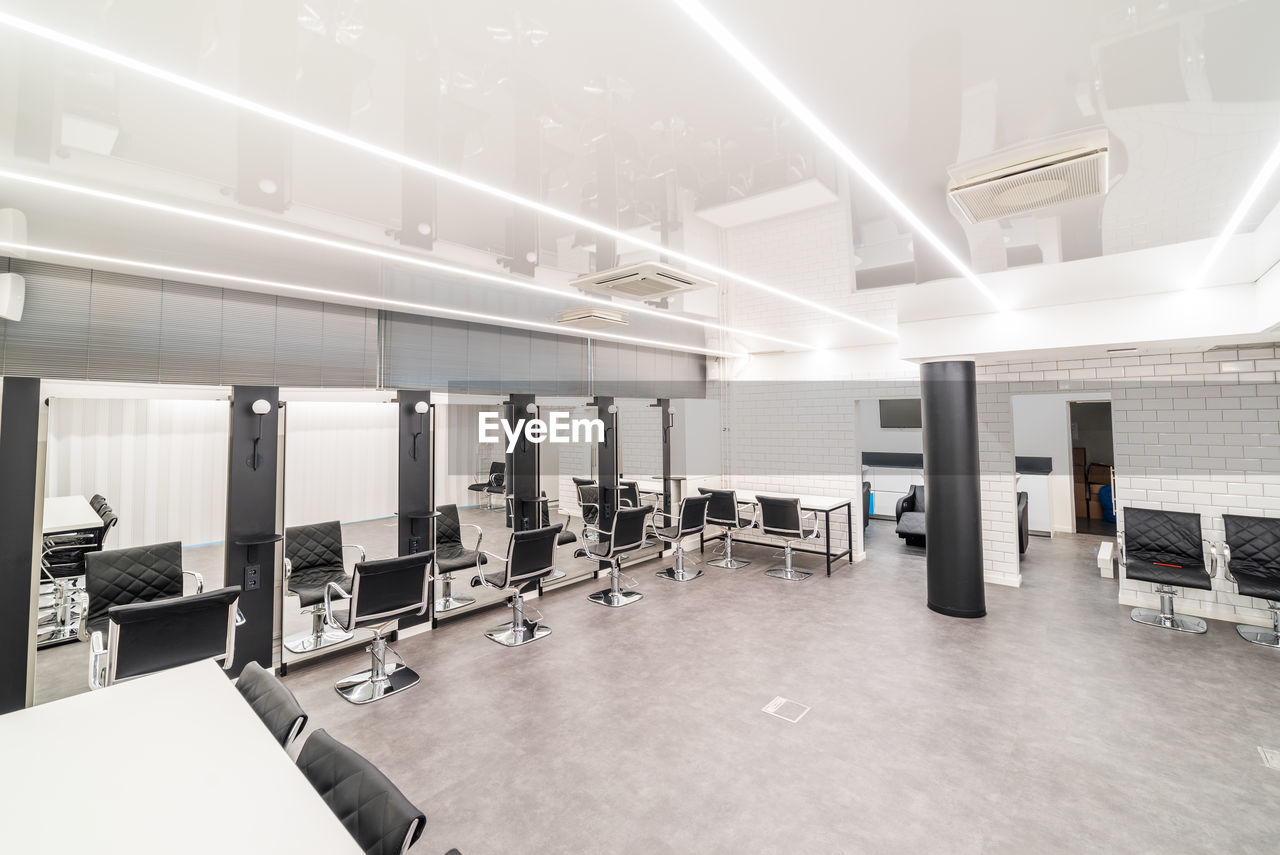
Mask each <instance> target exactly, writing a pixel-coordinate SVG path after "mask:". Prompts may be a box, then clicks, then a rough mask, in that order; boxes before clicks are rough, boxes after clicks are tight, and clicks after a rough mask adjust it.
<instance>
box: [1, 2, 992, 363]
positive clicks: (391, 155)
mask: <svg viewBox="0 0 1280 855" xmlns="http://www.w3.org/2000/svg"><path fill="white" fill-rule="evenodd" d="M0 24H3V25H5V26H9V27H12V28H14V29H16V30H21V31H22V32H24V33H27V34H28V35H32V36H36V37H37V38H41V39H45V40H46V41H51V42H54V43H55V44H59V45H62V46H63V47H67V48H70V49H71V50H75V51H79V52H80V53H83V54H86V55H88V56H93V57H96V58H98V59H101V60H103V61H104V62H109V63H111V64H113V65H118V66H120V67H122V68H127V69H129V70H131V71H135V72H137V73H139V74H143V75H146V76H147V77H151V78H153V79H156V80H161V81H164V82H165V83H169V84H171V85H173V86H177V87H179V88H182V89H185V90H187V91H188V92H194V93H195V94H197V95H202V96H204V97H206V98H210V99H212V100H215V101H219V102H221V103H223V104H228V105H230V106H232V107H235V108H237V109H240V110H244V111H245V112H248V113H253V114H255V115H258V116H262V117H264V118H267V119H270V120H272V121H275V122H279V123H280V124H283V125H288V126H289V127H292V128H295V129H297V130H300V131H304V132H305V133H309V134H312V135H314V136H318V137H321V138H323V139H327V140H329V141H331V142H335V143H337V144H339V145H342V146H346V147H347V148H351V149H355V150H357V151H362V152H364V153H365V154H370V155H373V156H374V157H377V158H380V159H382V160H386V161H390V162H392V163H397V164H399V165H400V166H403V167H406V168H409V169H413V170H415V171H418V172H424V173H426V174H428V175H433V176H435V177H436V178H439V179H441V180H442V181H448V182H450V183H452V184H457V185H458V186H460V187H465V188H467V189H468V190H472V191H474V192H477V193H483V194H484V195H486V196H492V197H494V198H496V199H501V200H502V201H504V202H507V203H509V204H512V205H517V206H519V207H521V208H525V209H528V210H531V211H536V212H537V213H539V214H542V215H544V216H547V217H552V218H554V219H557V220H560V221H562V222H566V223H572V224H573V225H576V226H579V227H581V228H586V229H591V230H592V231H595V232H597V233H599V234H603V235H607V236H609V237H611V238H613V239H614V240H617V241H621V242H623V243H626V244H628V245H630V246H634V247H638V248H641V249H645V250H648V251H650V252H655V253H658V254H660V255H665V256H666V257H667V258H668V259H675V260H676V261H681V262H684V263H685V264H691V265H693V266H695V267H698V268H700V269H702V270H706V271H709V272H711V273H714V274H716V275H717V276H721V277H723V278H725V279H731V280H733V281H734V282H737V283H739V284H742V285H746V286H747V287H749V288H754V289H756V290H759V291H763V292H765V293H768V294H772V295H773V296H775V297H778V298H780V299H783V300H787V301H789V302H792V303H796V304H797V305H801V306H805V307H806V308H809V309H812V310H814V311H816V312H820V313H822V314H824V315H829V316H831V317H835V318H839V319H840V320H843V321H847V322H849V323H852V324H857V325H858V326H861V327H864V328H866V329H870V330H874V331H876V332H878V333H881V334H882V335H886V336H889V337H890V338H897V337H898V334H897V333H896V332H894V331H892V330H889V329H886V328H884V327H881V326H879V325H877V324H873V323H871V322H870V321H866V320H863V319H862V318H859V317H856V316H854V315H850V314H848V313H847V312H842V311H840V310H839V309H834V308H832V307H831V306H829V305H827V304H825V303H821V302H818V301H816V300H810V299H808V298H807V297H802V296H800V295H799V294H793V293H791V292H790V291H786V290H784V289H782V288H778V287H776V286H773V285H769V284H768V283H765V282H761V281H759V280H758V279H752V278H751V277H748V276H744V275H742V274H741V273H736V272H734V271H732V270H729V269H728V268H725V267H722V266H720V265H718V264H714V263H712V262H709V261H703V260H702V259H699V258H696V257H694V256H692V255H687V254H686V253H683V252H680V251H679V250H676V249H672V248H671V247H668V246H663V245H662V244H660V243H654V242H653V241H648V240H644V239H643V238H640V237H637V236H636V235H634V234H630V233H628V232H625V231H623V230H621V229H617V228H613V227H610V226H606V225H604V224H603V223H599V222H596V221H595V220H591V219H588V218H586V217H583V216H581V215H578V214H574V213H571V212H569V211H563V210H561V209H559V208H556V207H553V206H551V205H548V204H546V203H544V202H540V201H537V200H535V199H527V198H525V197H523V196H520V195H519V194H516V193H513V192H511V191H509V190H503V189H502V188H500V187H495V186H493V185H491V184H486V183H484V182H483V181H479V180H476V179H474V178H470V177H468V176H466V175H463V174H461V173H458V172H453V171H452V170H449V169H445V168H444V167H442V166H438V165H436V164H434V163H428V162H426V161H423V160H417V159H415V158H412V157H409V156H408V155H407V154H404V153H403V152H398V151H393V150H391V149H388V148H384V147H382V146H379V145H376V144H374V143H371V142H368V141H366V140H362V139H360V138H358V137H353V136H351V135H349V134H345V133H343V132H341V131H338V130H334V129H333V128H328V127H325V126H324V125H319V124H316V123H315V122H312V121H309V120H307V119H303V118H301V117H299V116H295V115H292V114H290V113H286V112H284V111H283V110H278V109H276V108H274V107H269V106H267V105H265V104H260V103H258V102H256V101H251V100H250V99H248V98H244V97H242V96H240V95H236V94H235V93H232V92H227V91H225V90H222V89H218V88H217V87H215V86H210V85H208V84H207V83H201V82H200V81H198V80H194V79H192V78H190V77H184V76H182V75H180V74H175V73H174V72H172V71H168V70H166V69H163V68H159V67H158V66H154V65H151V64H149V63H146V62H143V61H142V60H139V59H135V58H134V57H131V56H126V55H125V54H122V53H118V52H116V51H113V50H110V49H109V48H105V47H102V46H101V45H96V44H93V43H92V42H87V41H84V40H83V39H78V38H76V37H74V36H70V35H68V34H66V33H63V32H60V31H58V30H54V29H51V28H49V27H46V26H43V25H41V24H37V23H35V22H34V21H28V20H26V19H25V18H19V17H17V16H16V15H11V14H9V13H7V12H0ZM877 180H878V179H877ZM911 217H912V218H914V214H912V215H911ZM912 221H913V222H916V221H917V220H914V219H913V220H912ZM922 225H923V224H922ZM949 253H950V250H947V251H946V253H944V255H947V254H949ZM951 257H954V256H951ZM984 287H985V286H984Z"/></svg>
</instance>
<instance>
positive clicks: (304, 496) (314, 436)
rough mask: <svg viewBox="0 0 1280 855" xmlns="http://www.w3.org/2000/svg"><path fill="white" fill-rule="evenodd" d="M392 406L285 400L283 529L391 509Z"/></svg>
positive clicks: (395, 443) (394, 436) (394, 426)
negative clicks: (286, 401) (285, 526)
mask: <svg viewBox="0 0 1280 855" xmlns="http://www.w3.org/2000/svg"><path fill="white" fill-rule="evenodd" d="M399 441H400V432H399V429H398V424H397V411H396V405H395V404H391V403H337V402H317V401H290V402H288V403H287V404H286V405H285V408H284V524H285V525H287V526H292V525H303V524H305V523H315V522H323V521H325V520H340V521H342V522H344V523H349V522H359V521H360V520H371V519H380V518H382V517H389V516H391V515H392V514H394V513H395V510H396V499H397V496H396V479H397V477H398V473H397V467H396V449H397V448H398V445H399Z"/></svg>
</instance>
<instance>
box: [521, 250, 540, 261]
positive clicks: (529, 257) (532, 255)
mask: <svg viewBox="0 0 1280 855" xmlns="http://www.w3.org/2000/svg"><path fill="white" fill-rule="evenodd" d="M524 260H525V261H527V262H529V263H530V264H537V263H538V253H536V252H526V253H525V254H524Z"/></svg>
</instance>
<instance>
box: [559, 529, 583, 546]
mask: <svg viewBox="0 0 1280 855" xmlns="http://www.w3.org/2000/svg"><path fill="white" fill-rule="evenodd" d="M577 540H578V536H577V535H576V534H574V533H573V532H571V531H562V532H560V533H559V534H557V535H556V543H557V544H558V545H560V546H564V545H565V544H566V543H574V542H576V541H577Z"/></svg>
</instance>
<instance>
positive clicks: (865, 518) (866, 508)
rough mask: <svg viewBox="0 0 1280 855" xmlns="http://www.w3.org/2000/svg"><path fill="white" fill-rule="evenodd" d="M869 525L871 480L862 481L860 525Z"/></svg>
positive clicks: (865, 526)
mask: <svg viewBox="0 0 1280 855" xmlns="http://www.w3.org/2000/svg"><path fill="white" fill-rule="evenodd" d="M869 525H871V482H870V481H863V482H862V527H863V528H864V529H865V528H867V527H868V526H869Z"/></svg>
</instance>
